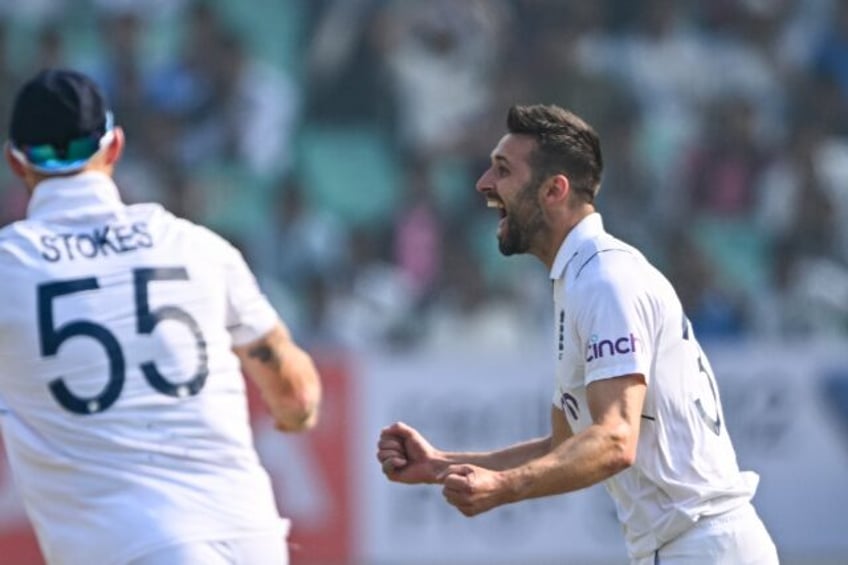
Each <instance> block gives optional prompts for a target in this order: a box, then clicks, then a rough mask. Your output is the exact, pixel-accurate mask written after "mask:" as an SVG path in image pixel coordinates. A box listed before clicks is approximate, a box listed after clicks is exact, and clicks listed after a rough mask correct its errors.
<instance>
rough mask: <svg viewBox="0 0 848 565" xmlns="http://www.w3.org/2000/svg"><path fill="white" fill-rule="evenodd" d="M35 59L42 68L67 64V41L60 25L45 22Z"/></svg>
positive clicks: (39, 35) (39, 36)
mask: <svg viewBox="0 0 848 565" xmlns="http://www.w3.org/2000/svg"><path fill="white" fill-rule="evenodd" d="M35 60H36V66H37V67H38V68H40V69H48V68H51V67H63V66H66V65H67V56H66V54H65V43H64V39H63V37H62V32H61V30H60V28H59V26H58V25H56V24H45V25H44V27H42V28H41V31H39V33H38V44H37V47H36V55H35Z"/></svg>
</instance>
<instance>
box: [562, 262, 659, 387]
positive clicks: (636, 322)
mask: <svg viewBox="0 0 848 565" xmlns="http://www.w3.org/2000/svg"><path fill="white" fill-rule="evenodd" d="M585 283H586V284H584V285H582V288H581V290H580V292H579V295H578V296H576V297H575V298H577V300H576V303H577V312H576V314H577V315H576V317H575V323H576V326H577V327H576V333H577V337H578V340H579V345H580V347H581V350H582V351H583V352H584V360H585V367H586V371H585V384H587V385H588V384H589V383H592V382H594V381H598V380H602V379H608V378H612V377H620V376H623V375H629V374H634V373H640V374H642V375H643V376H644V377H645V380H646V381H648V380H649V378H650V369H651V359H652V358H653V349H654V339H653V336H654V335H656V332H655V331H654V328H653V325H654V322H653V320H654V319H655V317H654V315H653V311H652V307H651V301H650V294H649V292H648V291H647V289H646V288H644V287H640V286H639V285H638V283H636V282H634V281H633V280H615V279H612V278H609V277H600V278H597V279H595V280H593V281H585Z"/></svg>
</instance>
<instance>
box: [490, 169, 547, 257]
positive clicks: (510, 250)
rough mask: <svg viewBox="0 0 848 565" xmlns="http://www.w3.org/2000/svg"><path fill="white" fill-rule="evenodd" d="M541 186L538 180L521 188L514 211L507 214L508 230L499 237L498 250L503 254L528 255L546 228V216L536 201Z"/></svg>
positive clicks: (533, 180)
mask: <svg viewBox="0 0 848 565" xmlns="http://www.w3.org/2000/svg"><path fill="white" fill-rule="evenodd" d="M539 184H540V183H539V182H537V181H536V179H530V181H529V182H528V183H527V184H525V185H524V186H523V187H521V190H520V191H519V193H518V197H517V198H516V201H515V205H514V206H513V208H514V210H513V211H511V212H508V213H507V216H506V226H505V228H506V229H504V230H503V233H502V234H501V235H500V236H499V237H498V249H499V250H500V252H501V254H503V255H506V256H509V255H516V254H520V253H527V252H528V251H529V250H530V246H531V244H532V243H533V240H534V239H535V238H536V236H537V235H538V234H539V232H541V231H542V229H543V228H544V226H545V219H544V214H543V213H542V207H541V206H540V205H539V202H538V200H537V199H536V192H537V189H538V188H539Z"/></svg>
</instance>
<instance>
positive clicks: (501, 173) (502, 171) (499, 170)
mask: <svg viewBox="0 0 848 565" xmlns="http://www.w3.org/2000/svg"><path fill="white" fill-rule="evenodd" d="M495 174H496V175H497V176H498V177H505V176H507V175H508V174H509V169H507V168H506V167H504V166H503V165H498V166H497V167H495Z"/></svg>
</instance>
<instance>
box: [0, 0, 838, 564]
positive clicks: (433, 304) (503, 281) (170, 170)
mask: <svg viewBox="0 0 848 565" xmlns="http://www.w3.org/2000/svg"><path fill="white" fill-rule="evenodd" d="M0 6H1V8H0V86H1V87H0V119H2V131H3V132H4V135H5V132H6V131H7V122H8V114H9V109H10V105H11V101H12V97H13V95H14V92H15V89H16V86H17V85H19V84H21V82H22V81H23V80H26V79H27V78H29V77H30V76H31V75H32V74H34V73H35V72H36V71H37V70H39V69H40V68H43V67H48V66H66V67H73V68H77V69H79V70H83V71H85V72H87V73H89V74H90V75H91V76H93V77H94V78H96V80H97V81H98V82H99V83H100V84H101V86H102V87H103V89H104V91H105V92H106V93H107V96H108V98H109V99H110V101H111V104H112V106H113V109H114V112H115V116H116V120H117V122H118V123H119V124H120V125H122V126H123V127H124V129H125V131H126V133H127V139H128V142H127V150H126V153H125V156H124V159H123V161H122V163H121V165H120V167H119V169H118V171H117V174H116V178H117V182H118V185H119V187H120V188H121V190H122V193H123V196H124V198H125V199H126V200H127V201H130V202H141V201H151V200H152V201H158V202H161V203H163V204H164V205H165V206H166V207H168V208H169V209H171V210H172V211H174V212H175V213H177V214H179V215H182V216H185V217H187V218H189V219H192V220H194V221H197V222H199V223H202V224H204V225H207V226H209V227H211V228H213V229H215V230H216V231H218V232H219V233H221V234H222V235H224V236H226V237H227V238H228V239H230V240H231V241H232V242H233V243H235V244H236V245H238V246H239V247H240V248H241V249H242V251H243V252H244V254H245V256H246V257H247V258H248V260H249V262H250V264H251V266H252V267H253V269H254V271H255V273H256V274H257V278H258V279H259V281H260V284H261V285H262V287H263V289H264V290H265V292H266V293H267V294H268V296H269V297H270V298H271V300H272V302H273V303H274V304H275V306H277V308H278V310H279V312H280V313H281V315H282V316H283V318H284V319H285V320H286V322H287V323H288V324H289V326H290V327H291V329H292V331H293V333H294V335H295V337H296V338H297V339H298V340H299V341H300V342H301V343H302V344H304V345H305V346H306V347H307V348H308V349H310V351H312V352H313V353H315V355H316V357H317V358H318V359H319V360H320V362H321V365H322V367H323V368H324V370H325V372H326V375H325V378H326V388H327V402H326V405H325V412H324V419H323V421H322V423H321V425H320V427H319V428H318V429H317V430H316V431H315V432H314V433H313V434H310V435H309V436H306V437H296V438H294V437H287V436H282V435H280V434H277V433H275V432H274V431H273V430H272V428H271V426H270V424H269V422H268V420H267V417H266V416H265V414H264V413H263V412H262V411H261V410H259V409H257V410H256V411H255V422H254V423H255V430H256V442H257V446H258V448H259V450H260V452H261V454H262V456H263V460H264V461H265V463H266V465H267V467H268V468H269V470H270V472H271V474H272V476H273V477H274V481H275V484H276V486H277V491H278V498H279V506H280V509H281V512H282V513H283V514H284V515H287V516H291V517H292V518H293V520H294V529H293V537H292V542H293V547H292V561H293V563H294V564H295V565H298V564H300V565H317V564H327V565H330V564H368V565H370V564H372V563H381V564H382V563H385V564H405V563H415V564H439V563H445V564H447V563H451V564H483V563H499V564H513V563H528V564H535V563H622V562H626V557H625V553H624V549H623V542H622V538H621V532H620V528H619V526H618V524H617V521H616V519H615V516H614V511H613V509H612V505H611V502H610V501H609V499H608V497H607V496H606V494H605V493H604V492H603V490H602V489H600V488H593V489H589V490H587V491H585V492H581V493H577V494H573V495H566V496H564V497H558V498H554V499H547V500H541V501H533V502H529V503H523V504H519V505H514V506H511V507H506V508H502V509H499V510H496V511H493V512H491V513H490V514H487V515H484V516H482V517H479V518H475V519H473V520H468V519H466V518H464V517H462V516H461V515H459V514H458V513H457V512H456V511H454V510H453V509H452V508H450V507H449V506H447V505H446V504H445V503H444V501H443V500H442V498H441V494H440V492H439V491H438V489H437V488H434V487H414V488H413V487H404V486H397V485H389V484H388V483H386V482H385V480H384V479H383V477H382V475H381V474H380V472H379V468H378V465H377V464H376V461H375V459H374V452H375V440H376V436H377V433H378V430H379V428H380V427H381V426H383V425H385V424H387V423H389V422H391V421H393V420H395V419H404V420H405V421H407V422H410V423H411V424H413V425H416V426H418V427H419V428H420V429H421V430H422V431H423V432H425V433H426V434H428V435H429V436H430V437H431V438H432V439H433V441H434V442H435V443H436V444H437V445H438V446H440V447H444V448H451V449H469V448H480V449H489V448H495V447H499V446H502V445H505V444H506V443H509V442H512V441H518V440H520V439H525V438H529V437H532V436H536V435H542V434H546V433H547V431H548V422H547V418H548V403H549V399H550V396H551V392H552V390H553V378H552V373H553V357H552V355H551V354H550V352H551V350H552V345H553V339H554V332H553V320H552V316H551V311H552V309H551V291H550V281H549V280H548V277H547V273H546V272H545V270H544V268H543V267H542V266H541V265H540V264H539V263H538V262H537V261H535V260H533V259H530V258H509V259H505V258H503V257H501V256H500V255H499V253H498V251H497V245H496V241H495V236H494V232H495V224H496V221H497V216H496V214H494V213H493V212H492V211H491V210H487V209H486V207H485V205H484V203H483V201H482V199H481V197H480V196H479V195H477V194H476V193H475V192H474V182H475V180H476V178H477V176H478V175H479V174H480V173H481V172H482V171H483V170H484V169H485V167H486V166H487V162H488V155H489V152H490V150H491V149H492V147H493V146H494V144H495V143H496V142H497V140H498V138H499V137H500V135H501V134H502V133H503V130H504V127H505V124H504V121H505V116H506V110H507V108H508V107H509V106H510V105H511V104H514V103H535V102H545V103H556V104H559V105H562V106H565V107H568V108H570V109H572V110H574V111H576V112H577V113H578V114H580V115H582V116H584V117H585V118H586V119H587V120H588V121H589V122H590V123H592V124H593V125H594V126H595V128H596V129H597V131H598V132H599V134H600V136H601V140H602V146H603V151H604V160H605V165H606V168H605V172H604V177H603V188H602V190H601V194H600V197H599V208H600V211H601V212H602V214H603V216H604V219H605V223H606V226H607V228H608V230H609V231H611V232H612V233H613V234H615V235H617V236H619V237H621V238H623V239H625V240H627V241H629V242H630V243H633V244H635V245H636V246H638V247H640V248H641V249H642V250H643V251H644V253H645V254H646V255H647V256H648V258H649V259H651V260H652V261H653V262H654V263H655V264H656V265H657V266H659V267H660V268H661V269H662V270H663V271H664V272H665V273H666V274H667V275H668V277H669V278H670V279H671V281H672V282H673V283H674V284H675V286H676V287H677V290H678V292H679V294H680V298H681V300H682V301H683V303H684V307H685V308H686V311H687V313H688V315H689V317H690V319H691V320H692V323H693V325H694V328H695V331H696V334H697V335H698V337H699V339H700V340H701V342H702V345H703V346H704V348H705V349H706V350H707V352H708V353H709V354H710V355H711V358H712V359H713V366H714V368H715V369H716V371H717V373H718V374H717V378H718V381H719V383H720V385H721V387H722V389H721V390H722V394H723V401H724V407H725V415H726V420H727V425H728V428H729V430H730V432H731V435H732V436H733V438H734V441H735V443H736V448H737V453H738V457H739V461H740V464H741V465H742V466H743V467H745V468H749V469H753V470H755V471H757V472H758V473H759V474H760V476H761V483H760V490H759V492H758V494H757V497H756V498H755V504H756V505H757V507H758V509H759V511H760V513H761V515H762V516H763V519H764V521H765V522H766V525H767V526H768V527H769V529H770V530H771V532H772V534H773V536H774V538H775V541H776V543H777V545H778V549H779V551H780V553H781V555H782V557H783V559H784V561H785V562H786V563H804V564H807V563H845V562H848V535H846V531H848V520H846V518H845V514H846V508H848V349H846V340H845V336H846V333H848V3H846V2H842V1H840V0H700V1H696V0H682V1H673V0H646V1H642V2H633V1H627V0H592V1H582V0H420V1H415V0H250V1H247V0H218V1H207V2H195V1H192V0H134V1H131V0H99V1H97V0H64V1H63V0H18V1H12V0H2V1H0ZM25 208H26V198H25V193H24V191H23V189H22V187H21V185H20V183H19V182H18V181H17V180H15V179H14V178H13V177H12V176H11V174H10V173H9V171H8V169H6V168H4V169H3V170H2V173H0V225H3V224H6V223H9V222H12V221H15V220H16V219H19V218H22V217H23V216H24V214H25ZM0 285H2V281H0ZM0 288H2V286H0ZM1 293H2V291H0V294H1ZM0 300H2V298H0ZM0 455H2V452H0ZM92 539H96V532H92ZM40 562H41V561H40V558H39V557H38V556H37V551H36V550H35V546H34V542H33V541H32V537H31V534H30V533H29V530H28V527H27V525H26V520H25V517H24V515H23V511H22V509H21V503H20V501H19V500H18V498H17V497H16V495H15V492H14V485H13V484H12V482H11V478H10V476H9V472H8V468H7V466H6V465H5V462H4V459H3V458H2V457H0V563H2V564H4V565H6V564H8V565H31V564H36V563H40Z"/></svg>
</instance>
